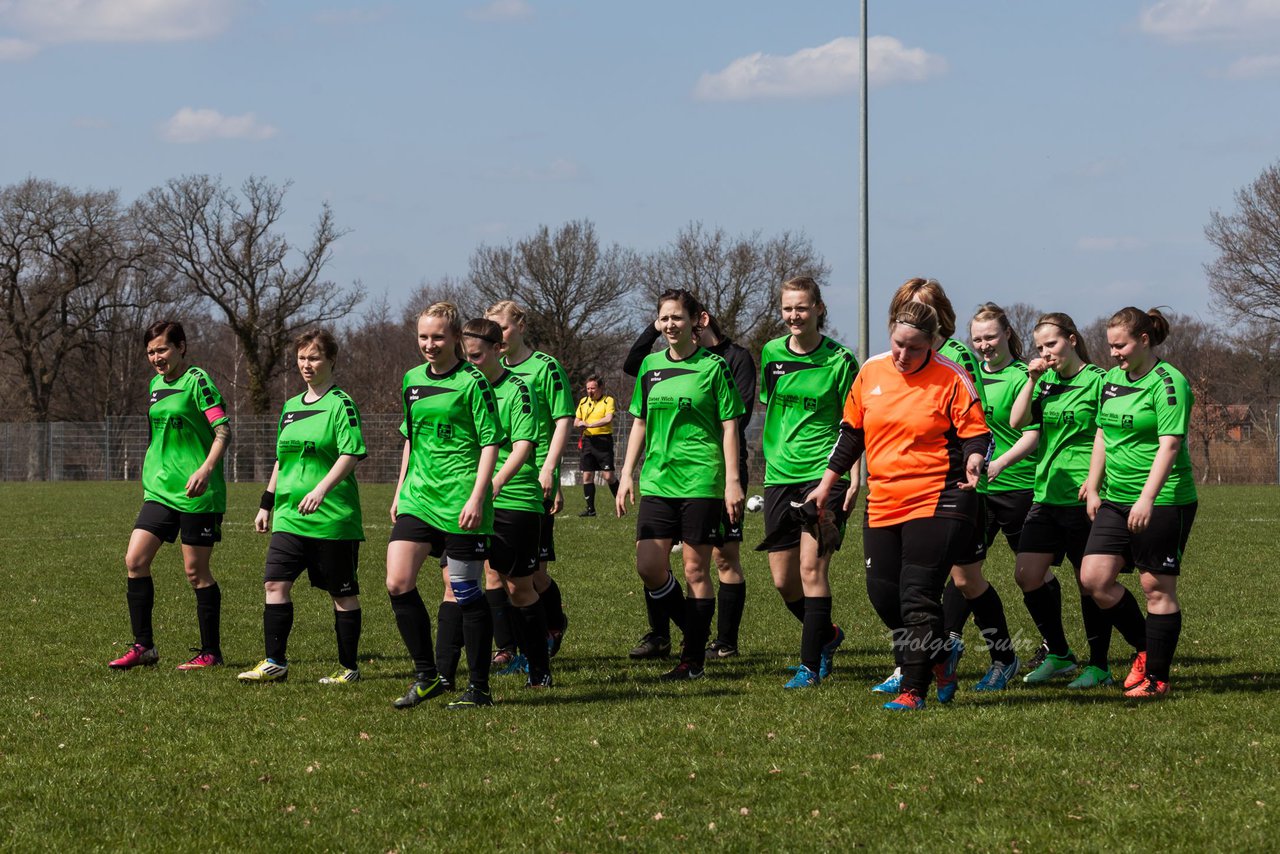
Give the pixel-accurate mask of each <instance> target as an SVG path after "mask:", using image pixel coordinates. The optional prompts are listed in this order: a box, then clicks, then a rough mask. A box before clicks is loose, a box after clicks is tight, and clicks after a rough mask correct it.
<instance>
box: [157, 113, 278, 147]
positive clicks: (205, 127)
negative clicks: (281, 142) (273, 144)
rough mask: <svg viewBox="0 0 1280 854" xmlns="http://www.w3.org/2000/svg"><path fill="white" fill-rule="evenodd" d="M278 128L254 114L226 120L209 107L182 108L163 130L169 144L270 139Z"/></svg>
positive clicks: (162, 132)
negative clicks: (260, 119) (214, 140)
mask: <svg viewBox="0 0 1280 854" xmlns="http://www.w3.org/2000/svg"><path fill="white" fill-rule="evenodd" d="M276 133H277V131H276V128H274V127H272V126H271V125H269V124H265V123H263V122H260V121H258V119H257V117H256V116H255V115H254V114H253V113H245V114H243V115H239V116H224V115H223V114H222V113H220V112H218V111H217V110H211V109H209V108H207V107H205V108H202V109H193V108H191V107H183V108H182V109H181V110H178V112H176V113H174V114H173V115H172V116H171V117H170V118H169V120H168V121H166V122H165V123H164V124H163V125H161V127H160V136H161V137H162V138H163V139H165V140H166V141H168V142H207V141H208V140H211V139H270V138H271V137H273V136H275V135H276Z"/></svg>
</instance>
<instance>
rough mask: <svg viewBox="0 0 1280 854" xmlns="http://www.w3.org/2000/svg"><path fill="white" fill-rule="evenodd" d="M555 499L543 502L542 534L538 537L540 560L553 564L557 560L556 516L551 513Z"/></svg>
mask: <svg viewBox="0 0 1280 854" xmlns="http://www.w3.org/2000/svg"><path fill="white" fill-rule="evenodd" d="M554 503H555V501H554V499H550V500H547V501H544V502H542V532H541V534H540V535H539V537H538V560H539V562H541V563H552V562H554V561H555V559H556V515H555V514H554V513H552V512H551V507H552V505H553V504H554Z"/></svg>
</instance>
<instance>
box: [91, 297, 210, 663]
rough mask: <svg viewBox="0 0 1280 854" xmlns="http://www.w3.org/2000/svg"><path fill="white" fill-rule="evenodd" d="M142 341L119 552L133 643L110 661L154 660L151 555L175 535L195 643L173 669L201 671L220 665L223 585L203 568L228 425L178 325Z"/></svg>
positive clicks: (163, 326) (163, 325)
mask: <svg viewBox="0 0 1280 854" xmlns="http://www.w3.org/2000/svg"><path fill="white" fill-rule="evenodd" d="M145 341H146V346H147V360H148V361H149V362H151V367H152V368H154V369H155V372H156V375H155V376H154V377H152V378H151V389H150V391H151V397H150V401H149V404H148V411H147V414H148V416H149V422H150V426H151V439H150V443H149V444H148V445H147V455H146V458H145V459H144V460H143V463H142V490H143V493H142V510H141V511H140V512H139V513H138V519H137V521H136V522H134V524H133V535H132V536H131V537H130V538H129V548H128V551H126V552H125V566H126V568H127V570H128V588H127V591H126V594H125V598H126V601H127V602H128V604H129V622H130V624H131V625H132V628H133V643H132V644H130V645H129V648H128V649H127V650H125V652H124V654H123V655H121V656H119V657H118V658H116V659H114V660H112V661H111V662H110V666H111V667H113V668H115V669H116V670H128V669H129V668H131V667H137V666H138V665H154V664H155V663H156V662H157V661H159V659H160V656H159V654H158V653H157V652H156V644H155V637H154V635H153V632H152V625H151V612H152V610H153V609H154V607H155V587H154V586H153V584H152V581H151V562H152V561H153V560H154V559H155V556H156V553H157V552H159V551H160V545H161V544H162V543H172V542H173V541H174V540H176V539H177V538H178V537H179V535H181V537H182V564H183V568H184V569H185V570H186V573H187V581H189V582H190V583H191V586H192V588H193V589H194V590H195V594H196V622H197V623H198V624H199V627H200V646H199V647H198V648H193V650H192V651H193V652H195V655H194V656H193V657H192V658H191V659H189V660H188V661H186V662H185V663H183V664H179V665H178V669H179V670H200V669H203V668H206V667H212V666H215V665H219V664H222V639H221V630H220V620H221V613H222V591H221V590H220V589H219V588H218V582H217V581H215V580H214V578H213V573H212V572H211V571H210V570H209V558H210V556H211V555H212V554H213V544H214V543H216V542H218V541H219V540H221V539H222V514H223V513H225V512H226V509H227V488H226V484H225V482H224V481H223V478H222V455H223V453H225V452H226V449H227V442H228V441H229V440H230V437H231V427H230V424H229V422H228V419H227V413H226V409H225V407H224V405H223V400H222V395H221V394H219V393H218V389H217V387H216V386H215V385H214V384H213V380H212V379H210V378H209V375H208V374H207V373H205V371H204V370H202V369H201V368H197V367H196V366H194V365H192V364H190V363H189V362H188V361H187V336H186V333H185V332H184V331H183V329H182V324H180V323H175V322H173V321H159V322H157V323H153V324H151V326H150V327H148V329H147V331H146V335H145Z"/></svg>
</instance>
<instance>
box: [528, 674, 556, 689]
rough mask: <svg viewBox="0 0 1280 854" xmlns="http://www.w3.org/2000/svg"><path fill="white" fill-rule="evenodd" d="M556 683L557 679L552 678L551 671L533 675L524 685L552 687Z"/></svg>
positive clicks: (529, 686)
mask: <svg viewBox="0 0 1280 854" xmlns="http://www.w3.org/2000/svg"><path fill="white" fill-rule="evenodd" d="M554 684H555V680H553V679H552V678H551V674H550V673H544V674H542V675H541V676H538V677H536V678H535V677H534V676H532V675H531V676H530V677H529V678H528V679H526V680H525V681H524V687H526V688H550V687H551V686H552V685H554Z"/></svg>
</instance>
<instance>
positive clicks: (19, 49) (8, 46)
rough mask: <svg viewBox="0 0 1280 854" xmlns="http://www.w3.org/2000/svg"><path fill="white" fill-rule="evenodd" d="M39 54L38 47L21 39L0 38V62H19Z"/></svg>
mask: <svg viewBox="0 0 1280 854" xmlns="http://www.w3.org/2000/svg"><path fill="white" fill-rule="evenodd" d="M39 52H40V45H38V44H35V43H33V42H28V41H23V40H22V39H3V38H0V62H20V61H21V60H24V59H30V58H31V57H33V56H35V55H36V54H37V53H39Z"/></svg>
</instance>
